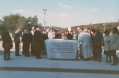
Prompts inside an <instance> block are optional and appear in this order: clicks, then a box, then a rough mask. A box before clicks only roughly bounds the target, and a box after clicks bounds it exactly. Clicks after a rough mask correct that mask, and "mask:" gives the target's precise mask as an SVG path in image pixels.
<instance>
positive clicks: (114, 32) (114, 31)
mask: <svg viewBox="0 0 119 78" xmlns="http://www.w3.org/2000/svg"><path fill="white" fill-rule="evenodd" d="M118 39H119V35H118V30H117V28H116V27H114V28H112V35H111V36H110V43H109V47H110V52H111V56H113V64H112V65H117V55H116V50H115V47H119V45H115V44H116V43H117V40H118Z"/></svg>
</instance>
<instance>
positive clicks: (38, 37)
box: [34, 30, 43, 50]
mask: <svg viewBox="0 0 119 78" xmlns="http://www.w3.org/2000/svg"><path fill="white" fill-rule="evenodd" d="M42 42H43V38H42V33H41V32H40V31H38V30H36V31H35V32H34V48H35V49H36V50H41V46H42V44H43V43H42Z"/></svg>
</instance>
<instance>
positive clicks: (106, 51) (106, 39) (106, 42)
mask: <svg viewBox="0 0 119 78" xmlns="http://www.w3.org/2000/svg"><path fill="white" fill-rule="evenodd" d="M104 34H105V36H104V37H103V43H102V44H103V48H104V54H105V55H106V61H105V62H108V63H111V55H110V51H109V40H110V35H109V31H108V30H106V31H105V32H104ZM108 57H109V61H108Z"/></svg>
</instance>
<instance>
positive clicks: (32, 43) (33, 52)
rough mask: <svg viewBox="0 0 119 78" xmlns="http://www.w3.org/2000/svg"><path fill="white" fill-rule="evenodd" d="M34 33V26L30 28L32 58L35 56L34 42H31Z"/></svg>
mask: <svg viewBox="0 0 119 78" xmlns="http://www.w3.org/2000/svg"><path fill="white" fill-rule="evenodd" d="M34 32H35V28H34V26H33V27H32V29H31V34H32V40H31V54H32V55H33V56H35V50H34V46H33V45H34V42H33V38H34Z"/></svg>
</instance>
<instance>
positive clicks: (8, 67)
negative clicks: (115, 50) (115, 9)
mask: <svg viewBox="0 0 119 78" xmlns="http://www.w3.org/2000/svg"><path fill="white" fill-rule="evenodd" d="M0 50H1V49H0ZM13 51H14V49H13ZM20 54H21V56H15V54H14V52H12V53H11V58H12V59H13V60H9V61H4V60H3V55H1V56H0V78H100V77H101V78H106V77H107V78H119V64H118V65H117V66H111V64H109V63H105V56H104V54H102V62H97V61H93V60H90V61H82V60H50V59H48V58H47V55H41V56H42V58H41V59H36V58H35V57H33V56H30V57H25V56H24V55H22V52H20ZM117 55H118V57H119V54H117Z"/></svg>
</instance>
